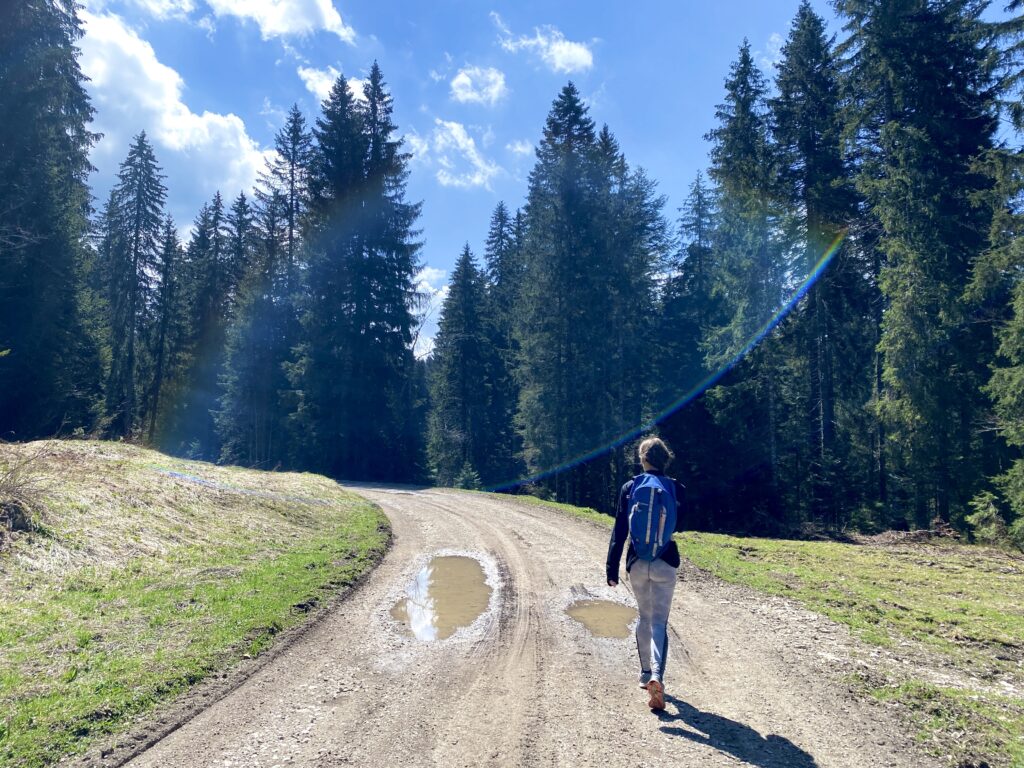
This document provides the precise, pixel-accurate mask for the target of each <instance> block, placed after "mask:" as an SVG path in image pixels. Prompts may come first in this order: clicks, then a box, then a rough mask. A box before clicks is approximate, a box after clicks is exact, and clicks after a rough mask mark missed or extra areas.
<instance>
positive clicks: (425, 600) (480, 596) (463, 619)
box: [391, 556, 491, 641]
mask: <svg viewBox="0 0 1024 768" xmlns="http://www.w3.org/2000/svg"><path fill="white" fill-rule="evenodd" d="M490 599H491V587H490V586H488V584H487V581H486V578H485V576H484V569H483V567H482V566H481V565H480V563H479V562H478V561H476V560H474V559H473V558H472V557H461V556H444V557H435V558H433V559H432V560H431V561H430V562H429V563H427V564H426V566H424V568H423V569H422V570H421V571H420V572H419V573H417V574H416V577H415V578H414V579H413V582H412V584H410V585H409V588H408V589H406V597H404V598H403V599H401V600H399V601H398V602H397V603H395V607H394V608H392V609H391V616H392V617H393V618H394V619H395V620H396V621H398V622H399V623H400V624H402V626H403V628H404V629H405V631H406V632H408V633H409V634H411V635H413V636H414V637H415V638H416V639H418V640H426V641H430V640H444V639H445V638H448V637H451V636H452V635H453V634H455V632H456V631H457V630H459V629H460V628H461V627H468V626H469V625H470V624H472V623H473V622H474V621H476V619H477V617H478V616H479V615H480V614H482V613H483V612H484V611H485V610H487V604H488V602H490Z"/></svg>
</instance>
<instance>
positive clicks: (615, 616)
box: [566, 600, 636, 638]
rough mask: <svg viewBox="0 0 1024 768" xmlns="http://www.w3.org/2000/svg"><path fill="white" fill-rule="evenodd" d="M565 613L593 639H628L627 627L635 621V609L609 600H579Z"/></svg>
mask: <svg viewBox="0 0 1024 768" xmlns="http://www.w3.org/2000/svg"><path fill="white" fill-rule="evenodd" d="M566 613H568V614H569V615H570V616H571V617H572V618H574V619H576V621H578V622H579V623H580V624H582V625H583V626H585V627H586V628H587V629H589V630H590V632H591V634H592V635H594V636H595V637H615V638H625V637H629V625H630V624H632V623H633V620H634V619H636V609H635V608H630V607H629V606H628V605H623V604H622V603H614V602H612V601H611V600H579V601H577V602H575V603H573V604H572V605H570V606H569V607H568V608H567V609H566Z"/></svg>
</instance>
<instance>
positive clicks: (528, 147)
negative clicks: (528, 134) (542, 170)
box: [505, 139, 533, 156]
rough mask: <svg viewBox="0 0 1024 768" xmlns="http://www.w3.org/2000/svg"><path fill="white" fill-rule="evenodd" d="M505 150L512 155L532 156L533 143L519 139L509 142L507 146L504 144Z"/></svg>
mask: <svg viewBox="0 0 1024 768" xmlns="http://www.w3.org/2000/svg"><path fill="white" fill-rule="evenodd" d="M505 149H507V150H508V151H509V152H511V153H512V154H513V155H520V156H524V155H530V154H533V143H532V142H529V141H526V139H519V140H517V141H511V142H509V143H508V144H506V145H505Z"/></svg>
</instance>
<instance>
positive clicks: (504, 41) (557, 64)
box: [491, 11, 594, 74]
mask: <svg viewBox="0 0 1024 768" xmlns="http://www.w3.org/2000/svg"><path fill="white" fill-rule="evenodd" d="M491 19H492V20H493V21H494V24H495V26H497V27H498V32H499V38H498V41H499V42H500V43H501V47H502V48H504V49H505V50H506V51H510V52H511V53H516V52H518V51H530V52H532V53H534V54H536V55H537V56H539V57H540V59H541V61H543V62H544V63H545V64H546V65H547V66H548V69H550V70H551V71H553V72H560V73H564V74H572V73H573V72H586V71H587V70H588V69H590V68H591V67H592V66H594V54H593V52H592V51H591V50H590V46H589V45H588V44H587V43H580V42H576V41H574V40H567V39H566V37H565V35H564V34H562V32H561V31H560V30H558V29H556V28H555V27H552V26H543V27H535V28H534V30H533V36H532V37H530V36H527V35H521V36H519V37H516V36H514V35H513V34H512V30H510V29H509V28H508V26H507V25H506V24H505V22H504V21H503V20H502V18H501V16H499V15H498V14H497V13H495V12H494V11H492V12H491Z"/></svg>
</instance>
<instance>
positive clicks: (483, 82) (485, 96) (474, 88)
mask: <svg viewBox="0 0 1024 768" xmlns="http://www.w3.org/2000/svg"><path fill="white" fill-rule="evenodd" d="M451 89H452V90H451V93H452V98H453V99H455V100H456V101H459V102H462V103H463V104H465V103H476V104H489V105H491V106H493V105H495V104H497V103H498V102H499V101H501V100H502V99H503V98H505V96H507V95H508V88H507V87H505V75H504V74H503V73H502V72H501V71H500V70H497V69H495V68H494V67H486V68H484V67H463V68H462V69H460V70H459V72H458V74H456V75H455V77H453V78H452V82H451Z"/></svg>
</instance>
